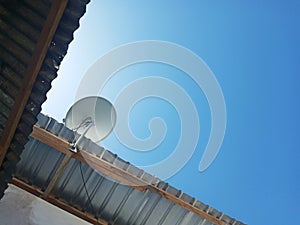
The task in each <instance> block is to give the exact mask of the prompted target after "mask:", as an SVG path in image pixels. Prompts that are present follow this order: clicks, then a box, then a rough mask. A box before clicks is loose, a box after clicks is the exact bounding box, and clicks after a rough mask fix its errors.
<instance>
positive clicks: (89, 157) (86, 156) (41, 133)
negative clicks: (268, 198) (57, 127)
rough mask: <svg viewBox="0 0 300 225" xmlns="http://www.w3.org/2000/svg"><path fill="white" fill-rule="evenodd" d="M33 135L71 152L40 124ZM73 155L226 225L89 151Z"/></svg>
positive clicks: (120, 179)
mask: <svg viewBox="0 0 300 225" xmlns="http://www.w3.org/2000/svg"><path fill="white" fill-rule="evenodd" d="M31 136H32V137H33V138H35V139H37V140H38V141H41V142H43V143H45V144H47V145H49V146H50V147H52V148H54V149H57V150H58V151H61V152H63V153H65V154H66V153H67V152H69V150H68V148H69V147H70V143H68V142H66V141H65V140H63V139H62V138H60V137H58V136H55V135H54V134H52V133H50V132H48V131H46V130H45V129H42V128H40V127H38V126H34V128H33V132H32V133H31ZM72 157H74V158H75V159H77V160H79V161H81V162H84V163H86V164H88V165H89V166H91V167H92V168H94V169H95V170H97V171H99V172H100V173H102V174H104V175H106V176H108V177H111V178H113V179H115V180H116V181H118V182H120V183H123V184H127V185H129V186H131V187H133V188H135V189H137V190H139V191H143V192H144V191H146V190H147V189H150V190H151V191H153V192H155V193H157V194H158V195H160V196H162V197H163V198H165V199H168V200H170V201H172V202H174V203H176V204H178V205H180V206H181V207H183V208H185V209H187V210H189V211H191V212H193V213H195V214H197V215H199V216H201V217H202V218H205V219H206V220H207V221H209V222H211V223H213V224H216V225H226V223H225V222H223V221H221V220H219V219H217V218H215V217H214V216H212V215H210V214H208V213H207V212H205V211H203V210H201V209H199V208H197V207H195V206H193V205H192V204H190V203H188V202H186V201H184V200H183V199H181V198H179V197H177V196H175V195H173V194H171V193H168V192H167V191H165V190H163V189H162V188H159V187H157V186H155V185H152V184H151V183H148V182H146V181H144V180H142V179H140V178H138V177H136V176H135V175H133V174H131V173H129V172H128V171H126V170H123V169H121V168H119V167H117V166H115V165H113V164H111V163H109V162H106V161H104V160H103V159H101V158H100V157H97V156H95V155H93V154H91V153H89V152H86V151H82V150H81V151H78V152H77V153H76V154H72Z"/></svg>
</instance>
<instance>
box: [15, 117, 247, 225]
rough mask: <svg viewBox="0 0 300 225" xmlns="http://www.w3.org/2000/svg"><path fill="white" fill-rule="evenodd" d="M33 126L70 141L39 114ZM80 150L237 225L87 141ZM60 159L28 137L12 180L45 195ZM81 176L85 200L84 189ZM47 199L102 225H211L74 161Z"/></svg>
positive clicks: (70, 138)
mask: <svg viewBox="0 0 300 225" xmlns="http://www.w3.org/2000/svg"><path fill="white" fill-rule="evenodd" d="M37 125H38V126H40V127H41V128H43V129H46V130H47V131H49V132H51V133H52V134H54V135H57V136H59V137H60V138H63V139H65V140H66V141H68V142H70V143H72V142H73V141H74V140H75V134H74V132H73V131H71V130H69V129H68V128H66V127H65V126H64V125H63V124H60V123H58V122H57V121H55V120H54V119H51V118H49V117H47V116H44V115H42V114H40V115H39V121H38V123H37ZM79 146H80V149H85V150H86V151H89V152H91V153H93V154H94V155H95V156H97V157H98V158H99V159H103V160H105V161H106V162H109V163H111V164H113V165H118V167H120V168H122V169H123V170H127V171H130V173H131V174H133V175H134V176H136V177H141V176H142V177H143V179H145V180H147V181H149V182H150V183H153V184H154V185H155V186H157V187H158V188H159V189H161V190H165V191H167V192H168V193H171V194H172V195H174V196H177V197H178V198H180V199H182V200H184V201H186V202H188V203H189V204H193V205H194V207H197V208H199V209H201V210H203V211H204V212H206V213H207V214H209V215H212V216H213V217H215V218H217V219H218V220H220V221H223V222H224V224H225V223H227V224H235V225H238V224H242V223H241V222H238V221H236V220H235V219H232V218H230V217H228V216H227V215H225V214H223V213H220V212H218V211H217V210H215V209H213V208H212V207H209V206H207V205H205V204H203V203H201V202H200V201H197V200H195V199H194V198H192V197H190V196H188V195H186V194H184V193H183V192H182V191H179V190H177V189H176V188H174V187H172V186H170V185H169V184H167V183H165V182H163V181H161V180H159V179H157V178H156V177H154V176H152V175H150V174H147V173H141V170H140V169H138V168H136V167H134V166H133V165H131V164H130V163H128V162H125V161H123V160H122V159H120V158H118V157H117V156H116V155H115V154H113V153H111V152H110V151H107V150H104V149H103V148H102V147H100V146H98V145H96V144H95V143H93V142H91V141H90V140H89V139H86V138H84V139H83V140H82V142H81V143H80V145H79ZM64 155H65V154H63V153H62V152H60V151H57V150H56V149H54V148H51V147H50V146H48V145H46V144H44V143H42V142H40V141H38V140H36V139H34V138H32V137H31V138H30V141H29V142H28V143H27V144H26V146H25V150H24V151H23V153H22V155H21V160H20V162H19V163H18V165H17V172H16V174H15V177H16V178H18V179H20V180H22V181H23V182H25V183H27V184H29V185H31V186H33V187H35V188H38V189H39V190H40V191H41V192H45V190H46V189H47V187H48V185H49V183H50V182H51V180H52V179H53V177H54V176H55V173H56V172H57V170H58V168H59V166H60V164H61V163H62V161H63V159H64ZM32 159H34V160H32ZM80 169H81V170H80ZM81 171H82V173H83V177H84V181H85V183H86V189H87V192H88V194H87V193H86V190H85V187H84V182H83V179H82V175H81ZM142 174H143V175H142ZM50 194H51V195H52V196H53V197H54V198H58V199H60V200H62V201H63V202H65V203H67V204H69V205H70V206H72V207H75V208H78V209H79V210H81V211H83V212H87V213H89V214H92V215H94V216H95V217H96V218H101V219H102V220H105V221H107V222H108V224H116V225H117V224H118V225H123V224H124V225H125V224H128V225H134V224H136V225H156V224H157V225H175V224H176V225H185V224H189V225H194V224H195V225H196V224H197V225H209V224H213V223H211V222H209V221H207V220H205V219H204V218H203V217H201V216H199V215H197V214H195V213H193V212H191V211H189V210H188V209H185V208H183V207H181V206H180V205H178V204H176V203H174V202H172V201H170V200H168V199H166V198H164V197H163V195H159V194H158V193H156V192H153V191H152V190H151V189H146V191H145V192H141V191H139V190H137V189H135V188H134V187H131V186H128V185H125V184H121V183H120V182H116V181H114V180H113V179H112V178H110V177H108V176H107V175H104V174H102V173H100V172H98V171H96V170H94V169H93V168H91V167H90V166H89V165H87V164H84V163H81V162H80V161H78V160H76V159H74V158H72V159H71V160H70V161H69V162H68V163H67V165H66V167H65V168H64V171H63V173H62V174H61V176H60V178H59V180H58V181H57V183H56V184H55V186H54V188H53V190H52V191H51V193H50ZM89 197H90V199H89Z"/></svg>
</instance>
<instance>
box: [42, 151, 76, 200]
mask: <svg viewBox="0 0 300 225" xmlns="http://www.w3.org/2000/svg"><path fill="white" fill-rule="evenodd" d="M73 154H74V153H73V152H71V151H70V152H68V154H66V155H65V156H64V159H63V161H62V162H61V164H60V165H59V167H58V169H57V170H56V172H55V174H54V176H53V178H52V179H51V181H50V183H49V184H48V186H47V188H46V190H45V192H44V193H43V197H44V198H45V197H47V196H48V195H49V194H50V193H51V191H52V190H53V188H54V187H55V185H56V183H57V182H58V180H59V178H60V177H61V175H62V174H63V172H64V170H65V168H66V166H67V164H68V163H69V162H70V160H71V158H72V155H73Z"/></svg>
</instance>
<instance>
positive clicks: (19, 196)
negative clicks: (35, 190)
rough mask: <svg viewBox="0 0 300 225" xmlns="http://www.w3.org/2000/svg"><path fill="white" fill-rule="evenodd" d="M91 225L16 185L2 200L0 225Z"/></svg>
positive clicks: (12, 186) (11, 186)
mask: <svg viewBox="0 0 300 225" xmlns="http://www.w3.org/2000/svg"><path fill="white" fill-rule="evenodd" d="M89 224H90V223H87V222H85V221H83V220H81V219H80V218H78V217H75V216H74V215H72V214H70V213H67V212H66V211H63V210H61V209H59V208H57V207H56V206H53V205H51V204H49V203H48V202H45V201H44V200H42V199H40V198H37V197H35V196H34V195H32V194H29V193H28V192H26V191H24V190H22V189H20V188H18V187H16V186H14V185H10V186H9V188H8V189H7V190H6V192H5V195H4V197H3V198H2V199H1V200H0V225H89Z"/></svg>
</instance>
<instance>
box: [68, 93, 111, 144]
mask: <svg viewBox="0 0 300 225" xmlns="http://www.w3.org/2000/svg"><path fill="white" fill-rule="evenodd" d="M115 123H116V110H115V108H114V107H113V105H112V104H111V103H110V102H109V101H108V100H106V99H104V98H102V97H98V96H90V97H86V98H82V99H80V100H78V101H77V102H75V103H74V104H73V105H72V107H71V108H70V109H69V111H68V112H67V115H66V118H65V125H66V126H67V127H68V128H70V129H72V130H74V131H76V132H77V133H79V134H81V136H80V137H79V138H78V139H77V141H76V143H75V144H74V149H75V148H76V145H77V143H78V142H79V139H81V138H82V137H83V136H86V137H87V138H90V139H91V140H92V141H94V142H99V141H101V140H103V139H104V138H106V137H107V136H108V135H109V134H110V133H111V132H112V130H113V128H114V126H115Z"/></svg>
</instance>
